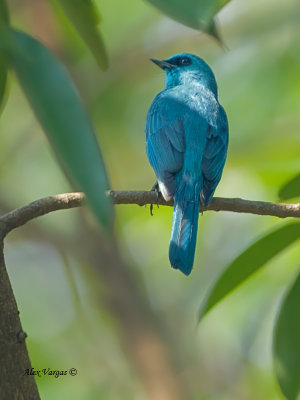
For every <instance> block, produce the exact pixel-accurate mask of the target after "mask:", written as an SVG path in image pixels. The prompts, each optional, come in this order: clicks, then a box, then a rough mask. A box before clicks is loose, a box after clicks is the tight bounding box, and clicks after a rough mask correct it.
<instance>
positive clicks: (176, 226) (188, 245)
mask: <svg viewBox="0 0 300 400" xmlns="http://www.w3.org/2000/svg"><path fill="white" fill-rule="evenodd" d="M201 188H202V184H201V183H196V184H194V183H192V182H185V181H184V180H181V182H180V183H179V185H178V187H177V189H176V193H175V198H174V211H173V222H172V234H171V241H170V248H169V259H170V263H171V265H172V267H173V268H178V269H180V270H181V271H182V272H183V273H184V274H185V275H189V274H190V272H191V270H192V268H193V263H194V256H195V248H196V238H197V230H198V216H199V206H200V191H201Z"/></svg>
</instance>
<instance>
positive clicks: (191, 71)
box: [151, 53, 217, 95]
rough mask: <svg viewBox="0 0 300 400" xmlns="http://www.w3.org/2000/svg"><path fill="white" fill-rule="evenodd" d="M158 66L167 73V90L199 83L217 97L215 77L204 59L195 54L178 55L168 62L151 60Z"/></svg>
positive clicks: (168, 59)
mask: <svg viewBox="0 0 300 400" xmlns="http://www.w3.org/2000/svg"><path fill="white" fill-rule="evenodd" d="M151 61H153V62H154V63H155V64H156V65H158V66H159V67H160V68H162V69H163V70H164V71H165V73H166V88H167V89H169V88H171V87H174V86H178V85H186V84H192V83H193V82H195V81H196V82H198V83H201V84H203V85H204V86H205V87H207V88H208V89H210V90H211V91H212V92H213V93H214V94H215V95H217V83H216V79H215V76H214V74H213V72H212V70H211V69H210V67H209V66H208V65H207V64H206V62H205V61H203V60H202V58H200V57H198V56H195V55H194V54H189V53H181V54H176V55H175V56H172V57H170V58H167V59H166V60H156V59H154V58H151Z"/></svg>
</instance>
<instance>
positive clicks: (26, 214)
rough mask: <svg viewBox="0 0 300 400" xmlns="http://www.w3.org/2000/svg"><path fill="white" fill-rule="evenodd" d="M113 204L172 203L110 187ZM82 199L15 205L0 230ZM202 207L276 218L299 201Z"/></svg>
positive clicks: (293, 211) (224, 201)
mask: <svg viewBox="0 0 300 400" xmlns="http://www.w3.org/2000/svg"><path fill="white" fill-rule="evenodd" d="M107 196H109V197H110V198H111V200H112V202H113V203H114V204H137V205H139V206H144V205H146V204H158V205H163V206H172V205H173V201H170V202H166V201H165V200H164V199H163V197H162V196H161V194H160V193H159V194H157V193H156V192H154V191H149V192H146V191H114V190H110V191H108V192H107ZM84 201H85V196H84V194H83V193H80V192H74V193H63V194H58V195H56V196H50V197H45V198H43V199H40V200H36V201H34V202H32V203H30V204H28V205H26V206H24V207H21V208H17V209H15V210H13V211H11V212H9V213H7V214H4V215H3V216H2V217H0V231H1V232H2V234H3V235H4V236H5V235H7V233H9V232H10V231H11V230H12V229H15V228H17V227H19V226H21V225H24V224H26V222H28V221H30V220H31V219H34V218H36V217H39V216H41V215H45V214H48V213H50V212H52V211H57V210H65V209H68V208H74V207H80V206H82V205H83V203H84ZM202 211H232V212H237V213H248V214H257V215H270V216H274V217H279V218H287V217H294V218H300V203H297V204H285V203H270V202H265V201H252V200H243V199H238V198H234V199H230V198H221V197H215V198H214V199H213V200H212V202H211V203H210V205H209V206H208V207H204V208H203V210H202Z"/></svg>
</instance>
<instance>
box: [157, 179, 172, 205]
mask: <svg viewBox="0 0 300 400" xmlns="http://www.w3.org/2000/svg"><path fill="white" fill-rule="evenodd" d="M157 182H158V186H159V188H160V191H161V194H162V195H163V198H164V199H165V200H166V201H170V200H172V196H170V195H169V192H168V189H167V188H166V186H165V184H164V183H163V182H161V181H159V180H158V181H157Z"/></svg>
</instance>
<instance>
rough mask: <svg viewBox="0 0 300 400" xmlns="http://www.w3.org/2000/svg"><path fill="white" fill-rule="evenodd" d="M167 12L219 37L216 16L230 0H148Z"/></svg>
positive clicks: (183, 22)
mask: <svg viewBox="0 0 300 400" xmlns="http://www.w3.org/2000/svg"><path fill="white" fill-rule="evenodd" d="M147 1H148V2H149V3H151V4H153V5H154V6H155V7H157V8H158V9H160V10H161V11H163V12H164V13H165V14H167V15H168V16H170V17H171V18H174V19H175V20H176V21H179V22H181V23H182V24H185V25H187V26H190V27H191V28H194V29H199V30H202V31H204V32H207V33H210V34H211V35H213V36H216V37H217V32H216V27H215V22H214V17H215V14H216V13H217V12H218V11H219V10H220V9H221V8H222V7H223V6H224V5H225V4H227V3H228V2H229V0H185V1H181V0H147Z"/></svg>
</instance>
